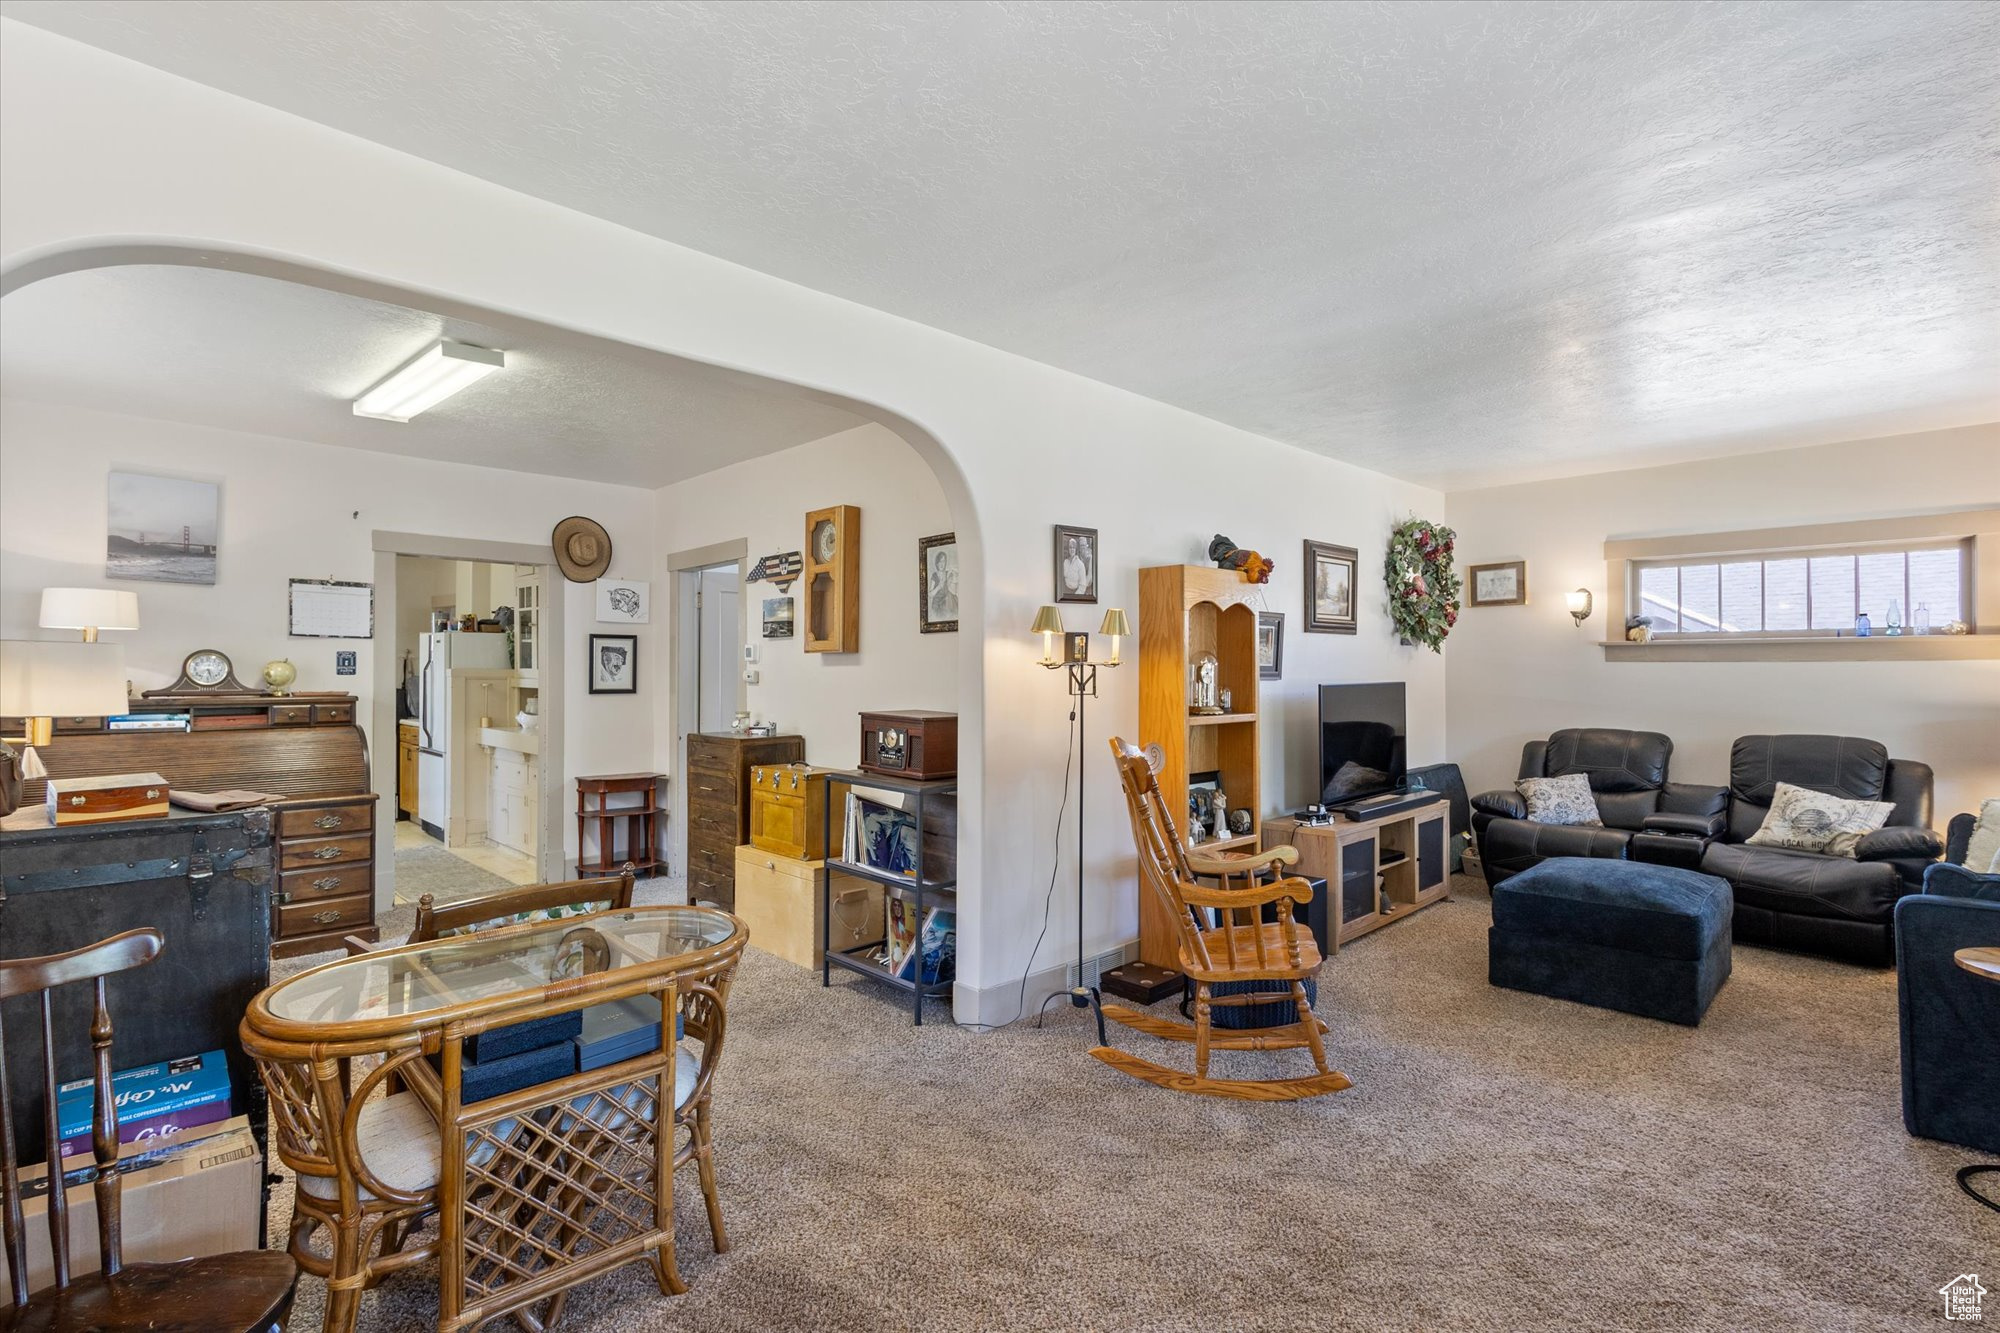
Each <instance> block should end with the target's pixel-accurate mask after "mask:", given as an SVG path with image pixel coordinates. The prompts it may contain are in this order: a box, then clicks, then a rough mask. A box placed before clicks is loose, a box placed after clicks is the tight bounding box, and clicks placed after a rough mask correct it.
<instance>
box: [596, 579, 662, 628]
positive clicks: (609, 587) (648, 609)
mask: <svg viewBox="0 0 2000 1333" xmlns="http://www.w3.org/2000/svg"><path fill="white" fill-rule="evenodd" d="M652 614H653V585H652V584H650V583H648V582H646V581H645V580H643V579H599V580H598V581H597V623H598V624H600V625H644V624H647V623H649V622H650V621H651V619H652Z"/></svg>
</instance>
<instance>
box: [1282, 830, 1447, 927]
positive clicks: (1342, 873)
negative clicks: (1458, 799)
mask: <svg viewBox="0 0 2000 1333" xmlns="http://www.w3.org/2000/svg"><path fill="white" fill-rule="evenodd" d="M1450 818H1451V803H1450V802H1448V801H1446V800H1443V799H1442V798H1440V799H1439V800H1436V801H1433V802H1431V803H1430V804H1428V805H1422V806H1419V807H1417V808H1416V809H1414V810H1402V811H1398V812H1397V813H1395V814H1392V815H1383V816H1381V817H1379V818H1376V819H1363V820H1353V819H1342V818H1335V819H1334V820H1333V822H1332V823H1330V824H1301V823H1299V822H1298V821H1297V820H1295V819H1292V818H1289V817H1285V818H1271V819H1267V820H1265V821H1264V829H1263V834H1264V837H1263V846H1264V849H1265V850H1266V851H1268V850H1270V849H1271V848H1273V847H1296V848H1297V849H1298V852H1299V863H1298V864H1297V865H1296V866H1293V867H1292V872H1291V873H1293V874H1295V875H1303V876H1305V877H1306V878H1308V879H1324V880H1325V881H1326V892H1325V893H1324V894H1320V895H1318V896H1316V897H1315V898H1314V900H1313V902H1312V903H1311V904H1310V905H1309V906H1308V907H1307V908H1306V909H1305V911H1304V912H1303V915H1304V916H1305V918H1306V919H1307V920H1308V921H1309V922H1310V923H1311V924H1312V928H1313V937H1314V938H1315V939H1316V940H1318V941H1319V951H1320V953H1321V954H1322V955H1323V956H1325V957H1329V958H1330V957H1332V956H1333V955H1334V954H1337V953H1339V952H1340V946H1341V945H1343V944H1346V943H1348V942H1349V941H1350V940H1356V939H1359V938H1360V937H1361V936H1363V935H1366V934H1367V933H1368V932H1369V931H1371V930H1377V929H1380V928H1381V927H1383V926H1386V925H1388V924H1389V923H1390V922H1391V921H1401V920H1402V919H1403V918H1404V917H1406V916H1411V915H1414V914H1415V913H1416V912H1418V911H1420V910H1421V909H1423V908H1426V907H1429V906H1430V905H1431V904H1432V903H1437V902H1443V901H1444V900H1445V899H1446V898H1449V897H1451V863H1450V859H1449V856H1450V842H1451V839H1450V837H1449V824H1450ZM1377 875H1380V876H1381V887H1382V890H1383V892H1381V893H1379V894H1378V893H1377V892H1376V883H1377V881H1376V876H1377ZM1384 898H1386V899H1387V903H1386V907H1387V910H1386V911H1385V910H1383V908H1384V903H1383V902H1382V899H1384Z"/></svg>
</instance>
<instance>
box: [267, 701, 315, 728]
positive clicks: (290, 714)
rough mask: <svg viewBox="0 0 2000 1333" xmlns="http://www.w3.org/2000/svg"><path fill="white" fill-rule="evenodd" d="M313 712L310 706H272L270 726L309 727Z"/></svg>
mask: <svg viewBox="0 0 2000 1333" xmlns="http://www.w3.org/2000/svg"><path fill="white" fill-rule="evenodd" d="M312 720H313V710H312V705H311V704H272V705H271V725H272V726H274V727H306V726H311V725H312Z"/></svg>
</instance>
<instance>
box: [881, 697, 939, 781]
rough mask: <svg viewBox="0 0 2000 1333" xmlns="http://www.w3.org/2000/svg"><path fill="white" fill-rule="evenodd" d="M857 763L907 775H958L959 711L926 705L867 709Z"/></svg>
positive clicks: (902, 775)
mask: <svg viewBox="0 0 2000 1333" xmlns="http://www.w3.org/2000/svg"><path fill="white" fill-rule="evenodd" d="M856 767H858V768H862V769H865V770H867V771H868V772H870V773H890V774H894V775H895V776H897V777H904V778H949V777H956V776H957V774H958V714H956V713H933V712H928V711H925V710H923V709H910V710H907V711H904V712H900V713H863V714H862V715H861V762H860V763H859V764H858V765H856Z"/></svg>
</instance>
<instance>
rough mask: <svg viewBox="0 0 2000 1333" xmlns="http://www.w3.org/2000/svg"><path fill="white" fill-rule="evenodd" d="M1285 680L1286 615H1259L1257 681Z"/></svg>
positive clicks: (1263, 612) (1267, 613)
mask: <svg viewBox="0 0 2000 1333" xmlns="http://www.w3.org/2000/svg"><path fill="white" fill-rule="evenodd" d="M1284 678H1285V613H1284V612H1283V611H1259V612H1258V613H1257V679H1258V680H1283V679H1284Z"/></svg>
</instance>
